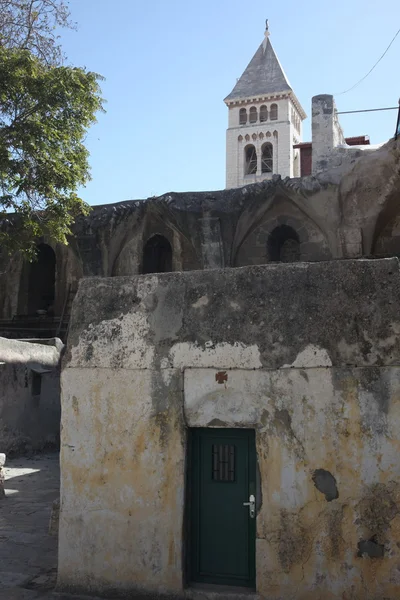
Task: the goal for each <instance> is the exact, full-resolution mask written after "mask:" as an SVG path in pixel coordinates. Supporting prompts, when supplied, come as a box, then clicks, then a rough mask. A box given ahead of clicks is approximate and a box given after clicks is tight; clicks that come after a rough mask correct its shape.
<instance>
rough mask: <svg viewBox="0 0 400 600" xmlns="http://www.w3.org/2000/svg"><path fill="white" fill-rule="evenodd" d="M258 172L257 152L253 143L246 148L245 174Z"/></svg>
mask: <svg viewBox="0 0 400 600" xmlns="http://www.w3.org/2000/svg"><path fill="white" fill-rule="evenodd" d="M256 173H257V152H256V149H255V147H254V146H253V145H252V144H249V145H248V146H246V148H245V149H244V174H245V175H255V174H256Z"/></svg>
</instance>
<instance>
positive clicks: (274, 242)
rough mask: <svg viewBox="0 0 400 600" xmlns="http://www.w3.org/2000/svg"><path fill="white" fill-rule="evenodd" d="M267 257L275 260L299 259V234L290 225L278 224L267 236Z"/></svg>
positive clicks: (296, 260) (294, 260)
mask: <svg viewBox="0 0 400 600" xmlns="http://www.w3.org/2000/svg"><path fill="white" fill-rule="evenodd" d="M267 250H268V259H269V260H271V261H277V262H286V263H288V262H298V261H299V260H300V241H299V236H298V235H297V233H296V232H295V230H294V229H293V228H292V227H289V226H288V225H280V226H279V227H276V228H275V229H274V230H273V231H272V232H271V234H270V236H269V238H268V248H267Z"/></svg>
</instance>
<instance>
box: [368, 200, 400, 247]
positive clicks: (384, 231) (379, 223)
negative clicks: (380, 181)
mask: <svg viewBox="0 0 400 600" xmlns="http://www.w3.org/2000/svg"><path fill="white" fill-rule="evenodd" d="M399 201H400V193H397V191H394V192H393V193H391V194H390V195H389V196H388V198H387V199H386V202H385V205H384V206H383V207H382V209H381V211H380V213H379V215H378V217H377V219H376V223H375V228H374V232H373V235H372V243H371V250H369V248H368V234H367V231H366V230H367V226H368V224H367V225H366V226H364V230H363V245H364V248H363V251H364V253H365V254H373V255H374V256H400V209H399Z"/></svg>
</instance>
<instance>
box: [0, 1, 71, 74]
mask: <svg viewBox="0 0 400 600" xmlns="http://www.w3.org/2000/svg"><path fill="white" fill-rule="evenodd" d="M69 16H70V13H69V9H68V4H67V3H66V2H65V1H64V0H0V45H1V46H3V47H4V48H8V49H25V50H29V51H30V52H31V53H32V54H33V55H34V56H37V57H38V58H40V60H42V61H43V62H45V63H46V64H48V65H59V64H61V63H62V60H63V53H62V50H61V47H60V45H59V44H58V42H57V40H58V36H57V35H56V32H57V30H58V29H60V28H65V27H67V28H74V27H75V25H74V23H72V22H71V21H70V19H69Z"/></svg>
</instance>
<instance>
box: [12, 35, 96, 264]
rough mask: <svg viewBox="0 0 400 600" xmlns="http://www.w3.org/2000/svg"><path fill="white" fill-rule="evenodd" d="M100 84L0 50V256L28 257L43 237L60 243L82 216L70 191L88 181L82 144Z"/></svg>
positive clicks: (80, 72)
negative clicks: (19, 253)
mask: <svg viewBox="0 0 400 600" xmlns="http://www.w3.org/2000/svg"><path fill="white" fill-rule="evenodd" d="M101 79H102V78H101V77H100V76H99V75H97V74H96V73H91V72H87V71H86V70H85V69H80V68H72V67H64V66H58V67H54V66H48V65H47V64H45V63H44V62H43V61H41V60H39V59H38V58H37V57H35V56H34V55H32V54H31V53H30V52H29V51H28V50H19V49H7V48H4V47H1V46H0V220H2V224H0V245H1V246H3V248H4V247H5V249H6V250H7V249H8V250H9V251H15V249H16V247H17V248H18V249H21V250H23V251H24V252H28V253H29V252H30V251H31V249H32V248H33V247H34V244H35V238H37V237H40V236H42V235H49V236H51V237H52V238H53V239H55V240H56V241H59V242H63V243H66V239H67V236H68V235H69V233H70V226H71V224H72V222H73V220H74V217H75V216H76V215H77V214H79V213H82V212H87V211H88V210H89V207H88V206H87V205H86V204H85V203H84V202H83V201H82V200H81V199H80V198H78V196H77V194H76V190H77V189H78V187H80V186H82V185H84V184H85V183H86V182H87V181H88V180H89V178H90V175H89V165H88V151H87V150H86V148H85V146H84V144H83V140H84V137H85V135H86V132H87V129H88V127H89V126H90V125H92V124H93V123H95V122H96V113H97V112H98V111H101V110H103V107H102V98H101V96H100V87H99V81H100V80H101ZM10 211H13V212H15V213H16V217H15V218H14V219H13V220H12V219H10V218H9V217H8V213H9V212H10ZM17 231H18V239H15V237H16V232H17ZM11 238H13V239H11Z"/></svg>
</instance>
